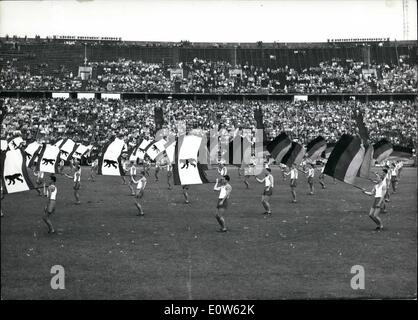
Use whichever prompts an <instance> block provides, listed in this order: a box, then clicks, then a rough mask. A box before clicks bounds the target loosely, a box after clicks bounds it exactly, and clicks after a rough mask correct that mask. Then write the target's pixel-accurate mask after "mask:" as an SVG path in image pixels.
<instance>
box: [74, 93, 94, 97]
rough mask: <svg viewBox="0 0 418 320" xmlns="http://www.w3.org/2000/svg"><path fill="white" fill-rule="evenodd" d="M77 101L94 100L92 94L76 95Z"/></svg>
mask: <svg viewBox="0 0 418 320" xmlns="http://www.w3.org/2000/svg"><path fill="white" fill-rule="evenodd" d="M77 98H78V99H94V93H86V92H84V93H77Z"/></svg>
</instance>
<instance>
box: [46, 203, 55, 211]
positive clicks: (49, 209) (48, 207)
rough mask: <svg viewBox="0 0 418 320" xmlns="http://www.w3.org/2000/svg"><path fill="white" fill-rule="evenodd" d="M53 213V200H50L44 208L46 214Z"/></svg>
mask: <svg viewBox="0 0 418 320" xmlns="http://www.w3.org/2000/svg"><path fill="white" fill-rule="evenodd" d="M54 212H55V200H50V201H49V202H48V205H47V206H46V213H48V214H51V213H54Z"/></svg>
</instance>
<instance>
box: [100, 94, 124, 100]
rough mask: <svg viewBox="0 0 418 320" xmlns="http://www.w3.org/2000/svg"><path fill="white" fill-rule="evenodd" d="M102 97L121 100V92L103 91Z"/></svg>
mask: <svg viewBox="0 0 418 320" xmlns="http://www.w3.org/2000/svg"><path fill="white" fill-rule="evenodd" d="M102 99H105V100H120V94H119V93H102Z"/></svg>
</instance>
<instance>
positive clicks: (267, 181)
mask: <svg viewBox="0 0 418 320" xmlns="http://www.w3.org/2000/svg"><path fill="white" fill-rule="evenodd" d="M263 181H264V187H266V188H273V187H274V178H273V176H272V175H271V174H269V175H268V176H266V177H264V179H263Z"/></svg>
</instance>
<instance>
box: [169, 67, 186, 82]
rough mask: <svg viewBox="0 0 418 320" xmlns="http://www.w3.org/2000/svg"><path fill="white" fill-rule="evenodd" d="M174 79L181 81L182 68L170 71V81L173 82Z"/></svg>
mask: <svg viewBox="0 0 418 320" xmlns="http://www.w3.org/2000/svg"><path fill="white" fill-rule="evenodd" d="M175 78H180V79H183V69H182V68H177V69H170V80H173V79H175Z"/></svg>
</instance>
